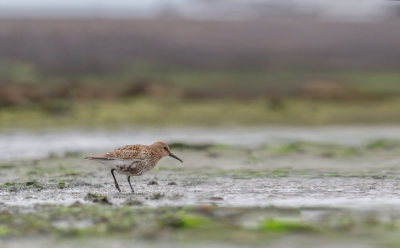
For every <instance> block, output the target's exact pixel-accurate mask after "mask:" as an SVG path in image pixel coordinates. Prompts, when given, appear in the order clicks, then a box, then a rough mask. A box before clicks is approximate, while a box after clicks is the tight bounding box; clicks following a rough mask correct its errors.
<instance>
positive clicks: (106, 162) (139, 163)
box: [85, 141, 183, 192]
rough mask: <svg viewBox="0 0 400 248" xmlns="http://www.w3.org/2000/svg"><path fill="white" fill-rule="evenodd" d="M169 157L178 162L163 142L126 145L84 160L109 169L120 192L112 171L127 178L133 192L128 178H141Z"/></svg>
mask: <svg viewBox="0 0 400 248" xmlns="http://www.w3.org/2000/svg"><path fill="white" fill-rule="evenodd" d="M165 156H171V157H173V158H176V159H177V160H179V161H181V162H183V161H182V160H180V159H179V158H178V157H177V156H175V155H174V154H172V153H171V152H170V149H169V147H168V145H167V144H166V143H164V142H161V141H158V142H155V143H154V144H152V145H149V146H145V145H127V146H123V147H120V148H117V149H115V150H112V151H110V152H107V153H105V154H103V155H101V156H93V157H86V158H85V159H90V160H95V161H97V162H99V163H101V164H102V165H103V166H104V167H106V168H108V169H111V174H112V176H113V178H114V183H115V187H116V188H117V189H118V191H119V192H121V190H120V188H119V185H118V182H117V180H116V179H115V176H114V171H117V172H118V173H120V174H124V175H127V176H128V182H129V186H130V187H131V190H132V192H134V190H133V188H132V185H131V182H130V177H131V176H141V175H143V174H144V173H145V172H147V171H149V170H152V169H153V168H154V167H155V166H156V164H157V163H158V161H159V160H160V159H161V158H163V157H165Z"/></svg>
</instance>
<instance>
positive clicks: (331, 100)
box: [0, 0, 400, 129]
mask: <svg viewBox="0 0 400 248" xmlns="http://www.w3.org/2000/svg"><path fill="white" fill-rule="evenodd" d="M399 69H400V1H383V0H346V1H324V0H246V1H244V0H164V1H162V0H151V1H150V0H148V1H126V0H79V1H75V0H74V1H48V0H37V1H27V0H13V1H7V0H0V120H1V121H0V128H2V129H7V128H19V127H21V128H42V127H75V126H76V127H111V128H113V127H121V126H128V127H131V126H238V125H239V126H241V125H252V126H264V125H347V124H351V125H353V124H356V125H369V124H400V100H399V99H398V96H399V94H400V70H399Z"/></svg>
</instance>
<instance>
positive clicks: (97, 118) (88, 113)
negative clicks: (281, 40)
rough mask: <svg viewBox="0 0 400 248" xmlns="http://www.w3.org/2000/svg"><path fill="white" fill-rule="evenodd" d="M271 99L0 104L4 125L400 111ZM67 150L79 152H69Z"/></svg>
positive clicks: (263, 120) (315, 118) (174, 122)
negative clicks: (57, 111)
mask: <svg viewBox="0 0 400 248" xmlns="http://www.w3.org/2000/svg"><path fill="white" fill-rule="evenodd" d="M268 102H269V101H268V100H267V99H255V100H247V101H243V102H241V101H238V100H229V99H225V100H221V99H220V100H198V101H192V100H182V99H149V98H132V99H125V100H115V101H96V102H76V103H74V104H73V105H71V109H70V110H69V111H68V112H67V113H65V114H63V115H53V114H51V113H48V112H46V111H45V110H43V109H41V108H39V107H38V106H36V107H33V106H25V107H22V106H21V107H18V106H15V107H9V108H2V109H0V119H1V120H2V121H1V123H0V128H1V129H7V128H8V129H9V128H49V127H53V128H54V127H55V128H57V127H59V128H62V127H96V128H99V127H108V128H117V127H125V126H147V127H148V126H154V127H157V126H218V125H253V126H257V125H258V126H259V125H278V124H279V125H330V124H331V125H333V124H361V123H363V124H390V123H392V124H395V123H400V117H399V115H398V114H396V113H397V112H398V111H399V108H400V107H399V106H400V100H392V101H385V102H381V103H379V104H373V103H364V102H346V103H343V102H342V103H338V102H328V101H322V102H313V101H309V100H300V99H292V100H289V99H288V100H285V107H284V108H283V109H281V110H279V111H276V110H271V109H270V108H268ZM371 113H374V114H373V115H371ZM176 145H177V146H178V145H179V144H176ZM193 148H194V149H198V148H200V147H196V148H195V147H193ZM292 148H293V147H292ZM66 155H67V156H78V155H79V154H78V153H76V152H71V153H68V154H66Z"/></svg>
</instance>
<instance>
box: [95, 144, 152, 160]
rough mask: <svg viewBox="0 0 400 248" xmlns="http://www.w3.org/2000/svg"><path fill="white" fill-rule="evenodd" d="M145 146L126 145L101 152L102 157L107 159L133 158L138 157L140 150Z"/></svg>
mask: <svg viewBox="0 0 400 248" xmlns="http://www.w3.org/2000/svg"><path fill="white" fill-rule="evenodd" d="M146 148H147V146H144V145H126V146H123V147H120V148H117V149H115V150H112V151H110V152H107V153H105V154H103V157H104V158H108V159H134V158H138V155H139V154H140V152H141V151H142V150H143V149H146Z"/></svg>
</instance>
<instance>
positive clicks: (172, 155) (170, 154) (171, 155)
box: [169, 152, 183, 163]
mask: <svg viewBox="0 0 400 248" xmlns="http://www.w3.org/2000/svg"><path fill="white" fill-rule="evenodd" d="M169 156H170V157H173V158H175V159H177V160H179V161H181V162H182V163H183V161H182V160H181V159H180V158H178V157H177V156H175V155H174V154H173V153H172V152H170V153H169Z"/></svg>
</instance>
